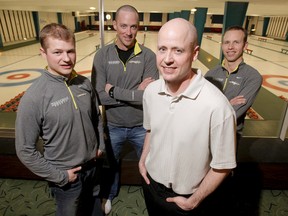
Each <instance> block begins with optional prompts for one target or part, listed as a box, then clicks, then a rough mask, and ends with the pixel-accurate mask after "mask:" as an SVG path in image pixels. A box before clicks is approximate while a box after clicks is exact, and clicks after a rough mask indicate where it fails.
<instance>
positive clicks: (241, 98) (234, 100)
mask: <svg viewBox="0 0 288 216" xmlns="http://www.w3.org/2000/svg"><path fill="white" fill-rule="evenodd" d="M245 103H246V99H245V98H244V96H243V95H239V96H236V97H234V98H232V99H231V100H230V104H231V105H232V106H234V105H239V104H245Z"/></svg>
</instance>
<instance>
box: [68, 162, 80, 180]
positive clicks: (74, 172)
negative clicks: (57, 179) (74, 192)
mask: <svg viewBox="0 0 288 216" xmlns="http://www.w3.org/2000/svg"><path fill="white" fill-rule="evenodd" d="M80 170H81V166H78V167H75V168H73V169H70V170H67V172H68V177H69V180H68V182H74V181H75V180H76V179H77V177H78V175H77V172H78V171H80Z"/></svg>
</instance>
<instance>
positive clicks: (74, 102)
mask: <svg viewBox="0 0 288 216" xmlns="http://www.w3.org/2000/svg"><path fill="white" fill-rule="evenodd" d="M65 85H66V87H67V89H68V91H69V93H70V95H71V98H72V101H73V104H74V107H75V109H76V110H78V107H77V104H76V101H75V98H74V95H73V93H72V91H71V89H70V87H69V86H68V85H67V82H65Z"/></svg>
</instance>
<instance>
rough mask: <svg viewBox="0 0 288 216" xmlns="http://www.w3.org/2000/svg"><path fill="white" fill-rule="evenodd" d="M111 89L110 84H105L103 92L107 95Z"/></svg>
mask: <svg viewBox="0 0 288 216" xmlns="http://www.w3.org/2000/svg"><path fill="white" fill-rule="evenodd" d="M112 87H113V85H111V84H110V83H107V84H106V85H105V92H107V93H109V90H110V88H112Z"/></svg>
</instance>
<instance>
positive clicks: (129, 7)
mask: <svg viewBox="0 0 288 216" xmlns="http://www.w3.org/2000/svg"><path fill="white" fill-rule="evenodd" d="M120 11H129V12H134V13H136V14H137V16H138V22H139V13H138V11H137V9H136V8H135V7H133V6H132V5H122V6H121V7H119V8H118V9H117V11H116V15H115V20H116V21H117V18H118V16H119V12H120Z"/></svg>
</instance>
